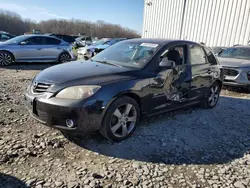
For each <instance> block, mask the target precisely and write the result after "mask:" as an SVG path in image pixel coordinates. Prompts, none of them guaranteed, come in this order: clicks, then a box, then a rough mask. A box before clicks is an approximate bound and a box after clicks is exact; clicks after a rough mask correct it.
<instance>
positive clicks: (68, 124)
mask: <svg viewBox="0 0 250 188" xmlns="http://www.w3.org/2000/svg"><path fill="white" fill-rule="evenodd" d="M66 125H67V127H69V128H73V127H74V126H75V124H74V121H73V120H72V119H66Z"/></svg>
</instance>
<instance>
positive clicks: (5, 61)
mask: <svg viewBox="0 0 250 188" xmlns="http://www.w3.org/2000/svg"><path fill="white" fill-rule="evenodd" d="M13 62H14V58H13V56H12V54H11V53H9V52H5V51H0V65H1V66H7V65H10V64H12V63H13Z"/></svg>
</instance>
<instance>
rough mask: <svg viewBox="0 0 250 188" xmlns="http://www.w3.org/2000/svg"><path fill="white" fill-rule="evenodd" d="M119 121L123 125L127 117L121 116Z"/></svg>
mask: <svg viewBox="0 0 250 188" xmlns="http://www.w3.org/2000/svg"><path fill="white" fill-rule="evenodd" d="M119 121H120V124H122V125H125V124H126V123H127V122H128V117H127V115H122V117H121V118H120V120H119Z"/></svg>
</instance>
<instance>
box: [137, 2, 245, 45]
mask: <svg viewBox="0 0 250 188" xmlns="http://www.w3.org/2000/svg"><path fill="white" fill-rule="evenodd" d="M142 37H144V38H173V39H185V40H192V41H196V42H204V43H205V44H206V45H208V46H232V45H234V44H248V42H249V40H250V0H145V4H144V23H143V31H142Z"/></svg>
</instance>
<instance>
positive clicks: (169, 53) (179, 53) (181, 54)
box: [162, 46, 186, 65]
mask: <svg viewBox="0 0 250 188" xmlns="http://www.w3.org/2000/svg"><path fill="white" fill-rule="evenodd" d="M185 49H186V48H185V46H174V47H170V48H169V49H168V50H166V52H164V53H163V54H162V57H167V58H168V59H169V60H171V61H174V62H175V65H184V64H186V55H185V54H186V53H185Z"/></svg>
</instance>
